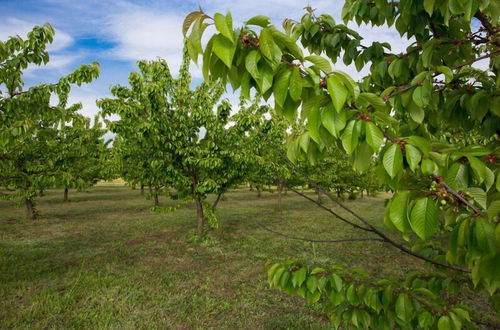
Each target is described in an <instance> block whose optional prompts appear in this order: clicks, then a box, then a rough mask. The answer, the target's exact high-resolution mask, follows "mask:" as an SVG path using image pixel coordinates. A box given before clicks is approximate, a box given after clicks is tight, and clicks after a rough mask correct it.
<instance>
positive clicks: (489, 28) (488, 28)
mask: <svg viewBox="0 0 500 330" xmlns="http://www.w3.org/2000/svg"><path fill="white" fill-rule="evenodd" d="M474 17H475V18H477V19H478V20H479V21H480V22H481V24H482V25H483V26H484V28H485V29H486V31H488V33H489V34H494V33H495V28H494V27H493V25H492V24H491V23H490V21H489V20H488V17H486V15H485V14H484V13H483V12H482V11H480V10H478V11H477V13H476V15H474Z"/></svg>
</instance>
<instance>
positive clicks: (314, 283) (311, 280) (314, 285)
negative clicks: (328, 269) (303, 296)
mask: <svg viewBox="0 0 500 330" xmlns="http://www.w3.org/2000/svg"><path fill="white" fill-rule="evenodd" d="M306 286H307V289H308V290H309V292H311V293H314V292H315V291H316V290H317V289H318V278H317V277H316V276H309V277H308V278H307V283H306Z"/></svg>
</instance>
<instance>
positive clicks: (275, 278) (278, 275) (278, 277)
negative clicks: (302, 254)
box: [273, 267, 285, 287]
mask: <svg viewBox="0 0 500 330" xmlns="http://www.w3.org/2000/svg"><path fill="white" fill-rule="evenodd" d="M284 272H285V267H280V268H278V269H277V270H276V271H275V272H274V275H273V286H275V287H278V286H279V284H280V280H281V275H283V273H284Z"/></svg>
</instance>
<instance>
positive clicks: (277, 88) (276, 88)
mask: <svg viewBox="0 0 500 330" xmlns="http://www.w3.org/2000/svg"><path fill="white" fill-rule="evenodd" d="M291 74H292V72H291V71H290V70H284V71H282V72H281V74H279V75H278V77H277V79H275V80H274V85H273V92H274V100H275V101H276V103H277V104H278V105H279V106H280V107H283V105H284V104H285V100H286V97H287V95H288V83H289V81H290V75H291Z"/></svg>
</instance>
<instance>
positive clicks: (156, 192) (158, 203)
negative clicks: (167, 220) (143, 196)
mask: <svg viewBox="0 0 500 330" xmlns="http://www.w3.org/2000/svg"><path fill="white" fill-rule="evenodd" d="M154 200H155V206H158V205H160V201H159V199H158V188H156V187H155V191H154Z"/></svg>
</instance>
